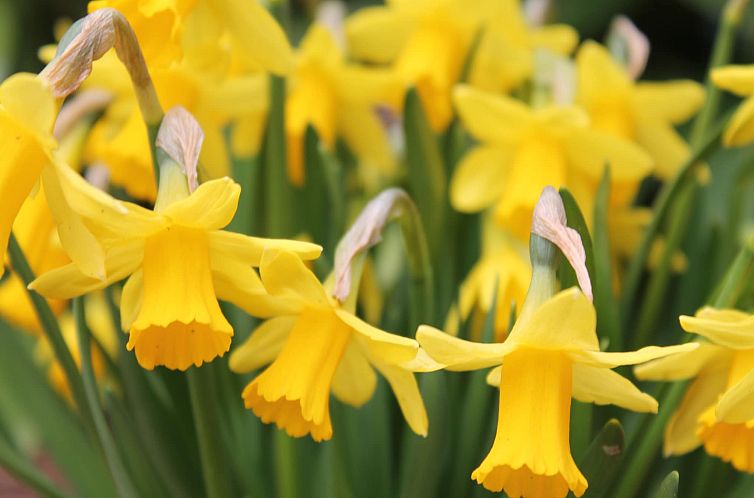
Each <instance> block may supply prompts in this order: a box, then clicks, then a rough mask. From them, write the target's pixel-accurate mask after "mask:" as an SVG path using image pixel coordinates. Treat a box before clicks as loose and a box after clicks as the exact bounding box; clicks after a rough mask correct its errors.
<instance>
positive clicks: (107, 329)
mask: <svg viewBox="0 0 754 498" xmlns="http://www.w3.org/2000/svg"><path fill="white" fill-rule="evenodd" d="M85 309H86V324H87V327H88V328H89V331H90V332H91V334H92V337H93V338H94V340H96V341H97V344H94V343H92V346H91V351H92V369H93V370H94V375H95V376H96V377H97V378H98V379H103V378H105V376H106V373H107V369H106V362H107V359H106V358H105V355H109V356H110V357H115V355H116V354H117V352H118V334H117V331H116V330H115V326H114V324H113V320H112V316H111V314H110V309H109V307H108V304H107V301H106V300H105V296H104V295H103V294H102V293H101V292H96V293H93V294H91V295H90V296H88V297H87V300H86V302H85ZM59 322H60V330H61V332H62V333H63V339H64V340H65V342H66V345H67V346H68V349H70V351H71V355H72V356H73V359H74V361H75V362H76V364H77V365H78V366H79V368H80V367H81V352H80V350H79V341H78V334H77V330H76V320H75V318H74V316H73V313H71V312H70V310H69V311H67V312H65V313H63V314H62V315H61V316H60V319H59ZM35 356H36V358H37V359H38V361H40V362H41V363H42V364H45V365H47V377H48V378H49V380H50V383H51V384H52V386H53V388H55V390H56V391H57V392H58V393H59V394H61V395H62V396H63V397H65V398H66V399H68V400H71V389H70V386H69V385H68V379H66V376H65V372H64V371H63V368H62V367H61V366H60V363H59V362H58V361H57V360H56V359H55V355H54V354H53V352H52V348H51V347H50V344H49V342H47V339H46V338H45V337H40V340H39V343H38V345H37V349H36V351H35Z"/></svg>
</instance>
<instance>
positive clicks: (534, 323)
mask: <svg viewBox="0 0 754 498" xmlns="http://www.w3.org/2000/svg"><path fill="white" fill-rule="evenodd" d="M596 326H597V317H596V314H595V312H594V306H593V305H592V303H591V302H590V301H589V299H588V298H587V297H586V296H585V295H584V294H583V293H582V292H581V291H580V290H579V289H578V288H577V287H572V288H570V289H566V290H564V291H561V292H559V293H558V294H556V295H555V296H554V297H552V298H550V299H548V300H547V301H545V302H544V303H543V304H542V305H541V306H540V307H539V308H537V309H536V310H534V312H533V313H532V314H531V315H530V318H529V319H528V320H521V319H519V320H518V321H517V322H516V325H514V327H513V330H512V331H511V333H510V335H509V336H508V339H507V340H506V344H507V343H514V344H516V345H520V346H523V347H531V348H536V349H544V350H561V351H569V350H586V351H597V350H598V349H599V342H597V333H596Z"/></svg>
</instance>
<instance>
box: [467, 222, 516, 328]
mask: <svg viewBox="0 0 754 498" xmlns="http://www.w3.org/2000/svg"><path fill="white" fill-rule="evenodd" d="M483 235H484V237H483V240H482V255H481V257H480V258H479V261H478V262H477V263H476V264H475V265H474V266H473V267H472V269H471V271H470V272H469V274H468V275H467V276H466V279H465V280H464V281H463V283H462V284H461V287H460V289H459V294H458V311H459V315H460V318H461V319H462V320H467V319H468V318H469V317H470V316H473V314H474V312H477V313H478V314H479V315H481V317H480V318H483V317H486V316H487V314H488V313H489V311H490V310H491V309H492V305H493V299H495V295H497V300H496V302H495V303H494V305H495V340H497V341H502V340H503V339H504V338H505V334H507V332H508V326H509V323H508V322H509V320H510V315H511V305H512V304H515V305H516V308H517V309H520V308H521V305H522V304H523V302H524V297H526V290H527V289H528V288H529V281H530V280H531V265H530V264H529V256H528V254H527V253H526V250H525V248H522V247H518V246H519V245H521V244H520V242H518V241H517V240H514V239H513V238H512V237H510V236H507V235H506V234H503V233H502V231H501V230H500V229H499V228H497V227H496V226H494V224H492V223H489V222H487V223H485V226H484V228H483ZM495 286H497V288H496V287H495ZM477 323H480V324H481V323H483V322H482V320H481V319H480V320H477ZM471 337H473V338H475V339H480V337H479V335H478V333H477V331H476V330H473V329H472V336H471Z"/></svg>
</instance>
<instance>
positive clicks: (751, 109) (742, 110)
mask: <svg viewBox="0 0 754 498" xmlns="http://www.w3.org/2000/svg"><path fill="white" fill-rule="evenodd" d="M710 76H711V78H712V82H713V83H714V84H715V85H717V86H719V87H720V88H722V89H723V90H728V91H729V92H733V93H735V94H736V95H740V96H741V97H746V99H745V100H744V101H743V102H742V103H741V105H740V106H739V107H738V109H736V112H735V114H733V117H732V118H731V120H730V124H729V125H728V127H727V128H726V130H725V133H724V134H723V143H724V144H725V145H726V146H728V147H731V146H742V145H747V144H750V143H751V142H754V65H748V66H738V65H731V66H725V67H721V68H718V69H713V70H712V73H711V74H710Z"/></svg>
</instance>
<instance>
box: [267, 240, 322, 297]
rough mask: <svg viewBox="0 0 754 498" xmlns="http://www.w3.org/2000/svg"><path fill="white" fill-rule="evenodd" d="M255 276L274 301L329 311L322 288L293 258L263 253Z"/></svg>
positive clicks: (294, 257) (290, 254)
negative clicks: (322, 308)
mask: <svg viewBox="0 0 754 498" xmlns="http://www.w3.org/2000/svg"><path fill="white" fill-rule="evenodd" d="M259 273H260V274H261V276H262V282H263V283H264V286H265V288H266V289H267V291H268V292H269V293H270V294H272V295H273V296H275V297H278V298H284V299H290V300H295V301H299V302H300V303H302V304H304V303H306V304H308V305H313V306H316V307H327V308H329V307H330V305H329V301H328V299H327V295H326V294H325V290H324V288H323V287H322V284H321V283H320V282H319V280H318V279H317V277H316V276H315V275H314V273H312V272H311V270H309V268H307V267H306V266H305V265H304V263H303V262H302V261H301V259H299V257H298V256H296V255H295V254H292V253H289V252H286V251H278V250H269V251H265V252H264V254H263V255H262V262H261V264H260V266H259Z"/></svg>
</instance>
